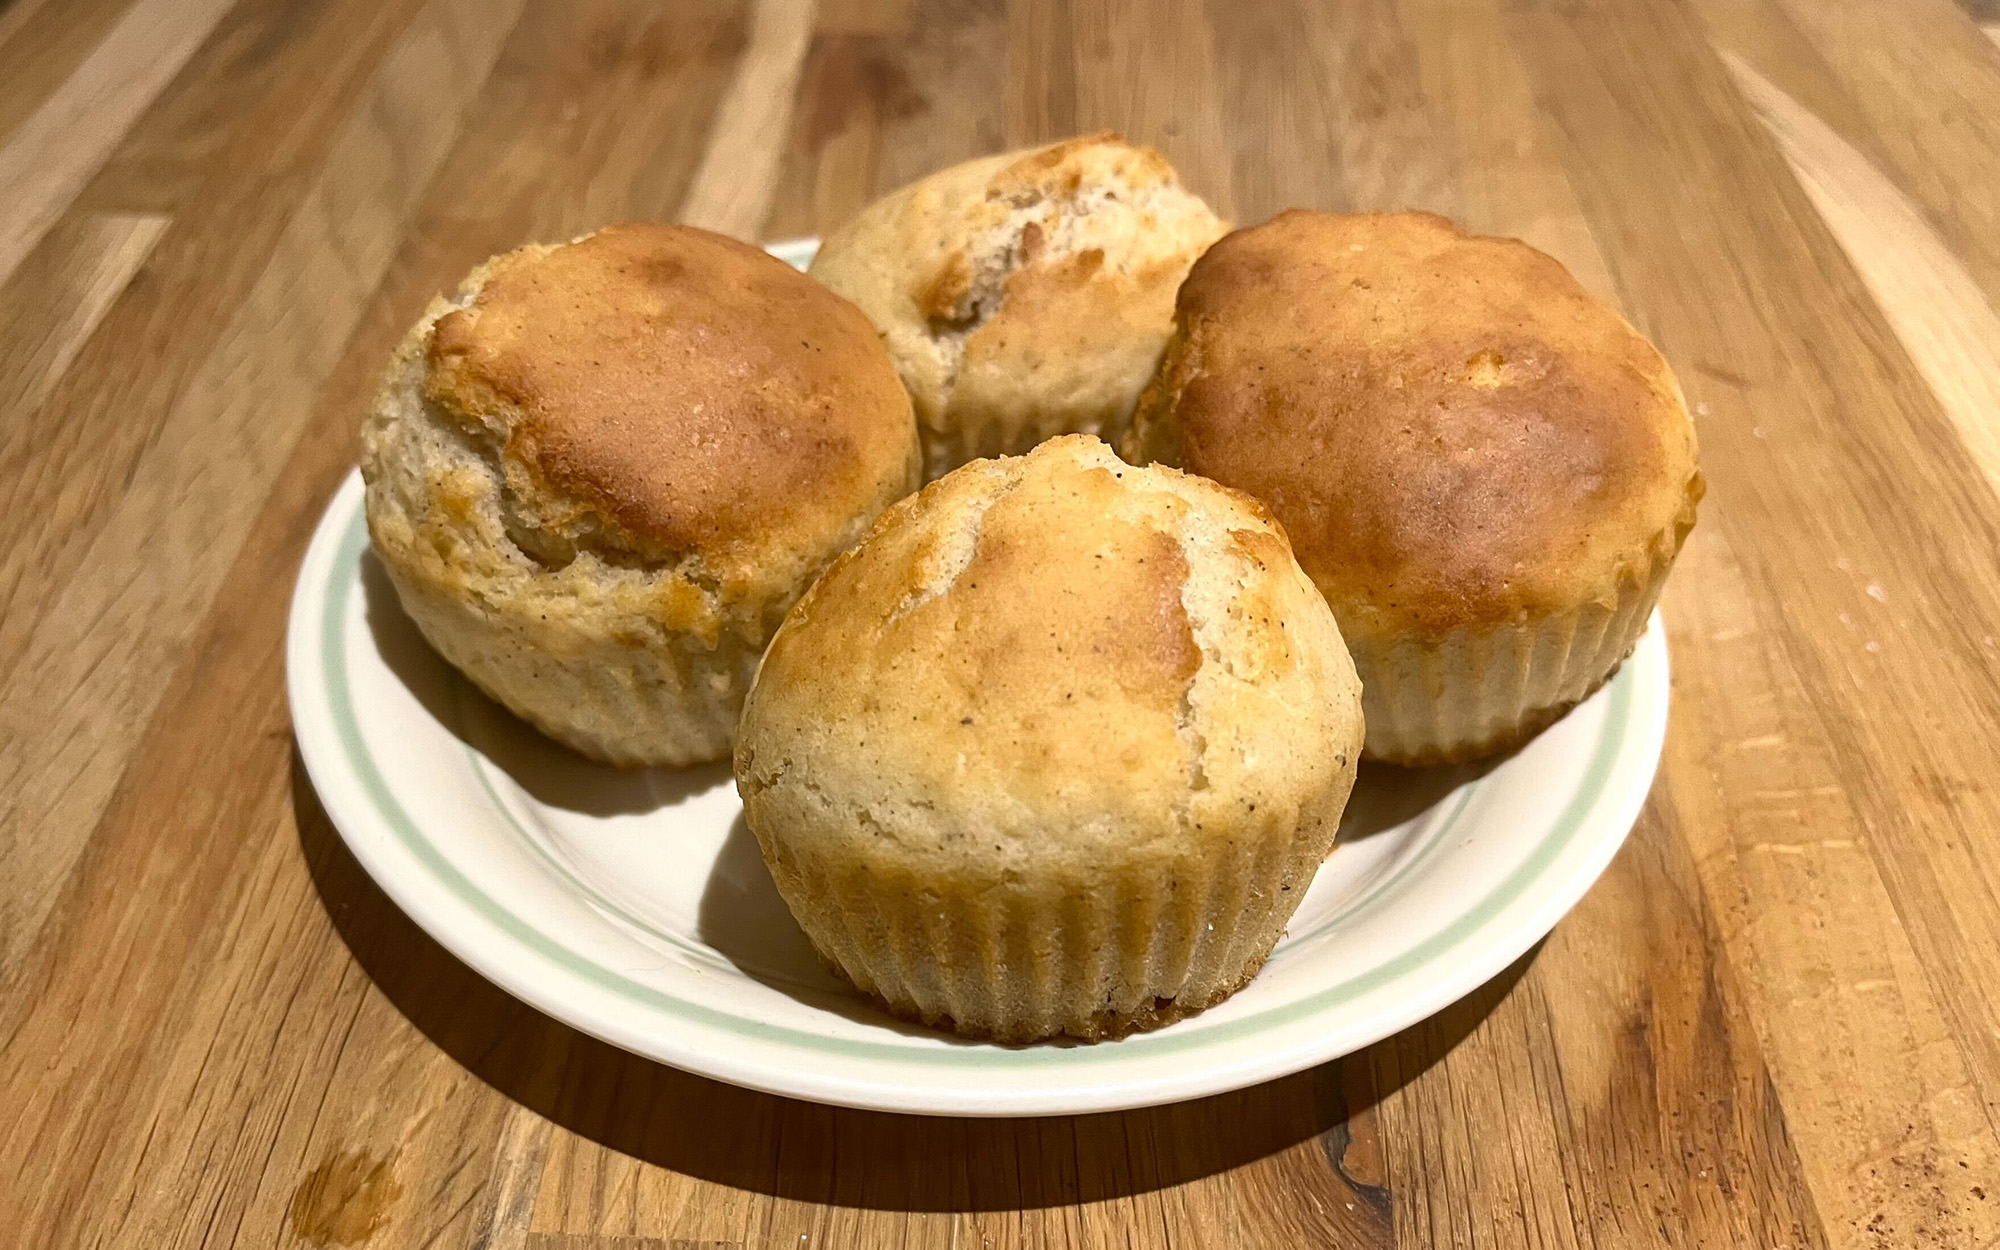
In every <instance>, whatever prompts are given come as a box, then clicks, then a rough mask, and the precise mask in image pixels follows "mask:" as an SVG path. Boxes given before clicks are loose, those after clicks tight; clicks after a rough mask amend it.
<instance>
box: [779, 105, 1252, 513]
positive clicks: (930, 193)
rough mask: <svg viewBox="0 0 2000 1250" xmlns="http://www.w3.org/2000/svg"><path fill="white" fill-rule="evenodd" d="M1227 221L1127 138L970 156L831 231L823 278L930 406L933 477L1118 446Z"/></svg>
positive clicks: (815, 269) (928, 445) (928, 454)
mask: <svg viewBox="0 0 2000 1250" xmlns="http://www.w3.org/2000/svg"><path fill="white" fill-rule="evenodd" d="M1224 229H1226V227H1225V226H1224V225H1223V223H1222V222H1220V221H1218V220H1217V219H1216V216H1215V214H1214V213H1212V212H1210V211H1209V209H1208V205H1206V204H1204V203H1202V201H1201V199H1200V198H1199V197H1198V196H1195V195H1194V194H1192V193H1190V192H1188V191H1186V190H1184V189H1183V188H1182V187H1181V184H1180V178H1179V176H1178V175H1177V174H1175V172H1174V169H1173V167H1172V166H1171V165H1169V164H1167V162H1166V159H1165V158H1164V157H1162V156H1161V155H1160V154H1159V153H1158V152H1155V151H1154V150H1153V149H1151V148H1147V147H1139V146H1136V145H1133V144H1130V143H1127V142H1125V141H1124V139H1122V138H1120V137H1119V136H1118V135H1115V134H1108V133H1107V134H1100V135H1093V136H1090V137H1088V138H1080V139H1070V140H1068V141H1066V142H1063V143H1058V144H1055V145H1054V146H1052V147H1046V148H1040V149H1037V150H1033V151H1023V152H1008V153H1006V154H1004V155H1000V156H989V157H986V158H984V159H981V160H975V161H967V162H966V163H965V164H962V165H954V166H953V167H951V168H950V169H946V170H942V171H940V172H938V173H935V174H932V175H931V176H930V177H928V178H924V179H922V180H921V181H918V182H915V183H912V184H910V185H909V186H907V187H904V188H903V189H901V190H900V191H896V192H894V193H892V194H890V195H888V196H886V197H885V198H883V199H880V200H877V201H876V202H875V203H873V204H871V205H869V206H868V207H867V208H865V209H863V210H862V211H861V214H860V215H859V216H858V217H856V218H855V219H854V220H853V221H850V222H849V223H847V225H845V226H843V227H842V228H841V229H839V230H837V231H835V232H834V233H833V234H832V235H830V236H828V237H827V239H826V241H825V243H823V244H822V245H821V246H820V249H819V254H818V256H816V257H815V258H814V259H813V263H812V275H813V276H814V277H816V278H818V279H819V280H820V281H822V282H824V283H826V284H827V285H828V286H830V287H832V288H833V289H834V290H836V291H838V292H840V293H841V294H842V295H845V296H846V297H847V298H849V299H851V300H853V301H854V302H855V303H856V304H859V305H860V306H861V310H862V311H863V312H865V313H867V314H868V316H869V319H870V320H872V321H873V322H874V323H875V325H876V328H878V329H879V330H880V331H881V332H882V338H883V341H884V342H886V343H887V344H888V345H889V354H890V355H891V356H893V357H894V358H895V361H896V368H897V370H898V372H900V373H901V374H902V377H903V382H904V384H905V385H907V386H908V387H909V390H910V395H911V398H913V399H914V400H915V401H916V407H917V421H918V424H919V425H920V426H921V427H922V430H923V440H924V454H925V472H926V475H927V476H929V477H933V478H935V477H937V476H939V475H940V474H943V473H945V472H947V471H948V470H950V469H953V468H956V467H957V466H959V465H961V464H964V463H965V462H966V461H968V460H971V459H973V458H975V457H978V456H998V455H1010V454H1018V453H1020V452H1024V451H1027V450H1028V449H1029V448H1031V447H1033V446H1034V445H1035V444H1036V443H1039V442H1041V441H1042V440H1043V439H1045V438H1049V437H1051V436H1053V435H1056V434H1063V433H1084V434H1097V435H1102V436H1103V437H1105V438H1113V439H1115V438H1116V437H1117V436H1118V434H1119V432H1120V431H1121V430H1122V429H1123V428H1124V425H1125V422H1126V420H1127V418H1129V417H1130V416H1131V413H1132V404H1133V402H1134V401H1135V400H1137V399H1138V397H1139V392H1140V390H1141V389H1143V388H1144V387H1145V385H1146V380H1147V379H1148V378H1149V377H1151V376H1152V373H1153V366H1154V365H1155V364H1157V363H1158V361H1159V358H1160V349H1161V348H1162V347H1164V346H1165V345H1166V341H1167V335H1168V334H1170V333H1171V332H1172V330H1173V312H1174V289H1175V288H1176V287H1178V286H1179V285H1180V283H1181V279H1182V278H1183V277H1185V276H1186V274H1187V270H1188V266H1189V265H1191V264H1193V263H1194V259H1195V257H1197V256H1199V255H1201V252H1202V249H1203V248H1205V247H1207V246H1208V245H1209V244H1210V243H1212V242H1214V241H1215V240H1216V239H1217V238H1218V237H1219V236H1220V235H1221V234H1222V232H1223V230H1224Z"/></svg>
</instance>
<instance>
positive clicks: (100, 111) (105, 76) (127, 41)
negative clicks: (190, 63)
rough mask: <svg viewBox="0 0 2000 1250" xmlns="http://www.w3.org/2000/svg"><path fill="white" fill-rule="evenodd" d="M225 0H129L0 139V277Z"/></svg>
mask: <svg viewBox="0 0 2000 1250" xmlns="http://www.w3.org/2000/svg"><path fill="white" fill-rule="evenodd" d="M230 3H231V0H134V3H133V4H132V6H131V8H129V9H127V10H126V12H125V14H124V15H123V16H122V17H120V18H119V19H118V23H117V24H116V25H115V26H113V27H112V28H111V29H110V31H108V32H107V33H106V34H105V37H104V40H103V42H101V43H99V44H98V45H97V46H96V48H94V49H93V50H92V51H91V53H90V55H89V56H87V57H85V58H84V60H83V63H82V64H80V65H78V66H77V67H76V70H75V71H74V72H73V73H71V74H70V75H69V76H68V77H67V78H65V79H63V81H62V84H61V85H60V86H59V87H57V88H56V89H55V90H54V91H52V92H50V93H49V95H48V97H47V98H46V99H44V100H43V101H42V103H41V107H39V108H37V109H36V110H35V111H34V113H33V114H31V115H30V116H28V117H27V118H25V119H24V120H23V121H22V122H21V124H20V125H18V126H16V127H14V128H13V131H12V133H11V134H9V135H8V136H7V139H6V142H5V143H4V144H0V186H4V187H6V188H7V197H6V199H5V200H4V201H0V280H5V278H6V277H7V275H8V274H10V273H12V272H13V271H14V267H15V266H17V265H19V264H20V263H21V259H22V258H23V257H24V256H26V255H27V254H28V253H29V252H30V251H31V250H32V249H33V248H34V246H35V244H36V243H37V242H39V241H40V239H41V237H42V236H43V235H44V234H46V233H47V232H48V229H49V227H50V226H52V225H54V224H55V222H56V219H57V217H59V216H60V215H61V213H62V210H63V209H64V208H65V207H67V206H68V204H69V202H70V200H72V199H73V198H75V196H76V193H77V192H78V191H79V190H81V189H82V187H83V184H84V181H85V180H86V179H88V178H89V177H90V175H91V174H93V173H95V172H96V171H97V168H98V166H99V165H101V164H103V162H104V159H105V157H106V156H108V155H109V154H110V150H111V145H112V144H114V143H116V142H117V141H118V138H119V136H121V135H123V134H124V133H125V131H126V130H127V129H128V128H129V127H130V126H131V125H132V123H133V122H134V121H135V120H137V118H138V116H139V113H140V112H141V111H142V110H143V109H144V108H145V107H146V105H147V104H149V103H150V102H151V101H152V99H153V96H154V95H155V94H157V93H158V92H159V91H160V89H161V88H162V87H164V86H165V85H166V83H167V80H168V79H170V78H172V77H173V76H174V75H175V74H176V73H178V72H180V68H181V66H182V65H183V64H185V63H186V62H187V59H188V57H190V56H192V55H193V54H194V50H195V49H196V48H197V47H199V46H200V45H201V42H202V40H203V39H205V38H206V37H207V35H208V32H209V30H210V29H212V28H213V27H214V25H215V23H216V22H217V21H219V20H220V19H221V17H222V14H223V13H224V12H225V11H226V10H227V8H228V7H229V4H230Z"/></svg>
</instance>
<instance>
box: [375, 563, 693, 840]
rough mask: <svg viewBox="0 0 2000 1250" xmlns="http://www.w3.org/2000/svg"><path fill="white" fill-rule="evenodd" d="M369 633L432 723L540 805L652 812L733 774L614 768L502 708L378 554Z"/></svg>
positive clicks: (609, 813) (575, 809)
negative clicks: (421, 627)
mask: <svg viewBox="0 0 2000 1250" xmlns="http://www.w3.org/2000/svg"><path fill="white" fill-rule="evenodd" d="M361 593H362V597H363V599H364V601H365V605H366V614H367V620H368V632H369V633H370V634H371V635H372V636H373V637H374V640H375V649H376V650H377V651H378V652H379V653H380V654H381V656H382V662H383V663H384V664H386V665H388V666H389V671H391V672H393V673H394V674H395V675H396V678H397V680H398V681H401V682H402V683H403V685H404V687H405V688H406V689H408V690H409V692H410V693H411V694H412V695H414V696H415V697H416V700H417V702H419V703H421V704H423V707H424V711H425V712H427V713H429V715H430V717H431V719H432V720H435V721H436V722H437V723H438V724H440V725H442V726H443V727H444V728H445V729H446V731H448V732H449V733H450V734H451V735H452V736H453V737H455V738H457V739H458V740H459V741H460V742H463V743H465V744H466V745H468V746H470V747H473V748H474V749H475V750H477V751H478V752H480V753H481V754H483V755H485V756H486V757H487V758H488V759H490V760H492V761H493V763H494V764H496V765H498V766H499V767H500V768H501V769H503V770H504V771H505V772H506V773H507V775H508V776H510V777H512V778H513V779H514V780H515V781H516V782H517V783H519V785H520V786H521V788H522V789H523V790H526V791H527V792H528V793H529V794H531V795H533V796H534V798H535V800H536V801H537V802H540V803H543V804H546V805H547V806H550V807H560V808H563V809H565V810H567V811H573V812H584V813H587V814H589V815H593V816H621V815H634V814H639V813H644V812H650V811H653V810H655V809H656V808H660V807H666V806H669V805H671V804H675V803H679V802H681V801H682V800H684V799H687V798H689V797H691V796H693V795H696V794H699V793H701V792H702V791H704V790H707V789H710V788H711V787H713V786H715V785H716V784H717V783H718V782H721V781H723V780H726V779H727V778H728V776H729V762H728V761H727V760H721V761H718V762H716V763H714V764H704V765H701V766H699V767H696V768H680V769H671V768H630V769H624V768H612V767H609V766H607V765H604V764H600V763H597V762H596V761H594V760H590V759H586V758H585V757H583V756H581V755H579V754H577V753H576V752H575V751H572V750H570V749H569V748H567V747H565V746H563V745H561V744H560V743H558V742H556V741H555V740H554V739H552V738H549V737H547V736H545V735H544V734H543V733H542V732H541V731H540V730H538V729H536V728H535V727H534V726H532V725H530V724H528V723H527V722H526V721H523V720H521V719H520V718H519V717H517V716H515V715H514V714H513V713H512V712H509V711H508V710H507V709H506V708H504V707H502V706H500V705H499V704H498V703H495V702H494V701H493V700H492V699H489V698H487V697H486V695H485V694H484V693H483V692H482V691H480V689H479V688H478V687H476V686H474V685H473V684H472V683H471V682H470V681H467V680H466V679H465V678H464V677H462V676H460V675H459V673H458V672H457V671H456V670H455V669H453V668H452V667H451V665H449V664H447V663H445V661H444V660H443V659H442V658H441V657H440V656H439V655H438V653H437V652H435V651H433V650H432V649H431V645H430V643H428V642H426V641H424V636H423V634H421V633H419V632H418V630H417V627H416V624H415V623H414V622H413V621H411V620H410V618H409V616H408V614H406V613H405V612H404V611H403V605H402V604H401V603H399V602H398V601H397V599H396V588H395V586H394V584H393V583H391V582H390V581H389V574H388V572H387V570H385V569H384V568H383V567H382V562H381V560H379V559H377V558H376V556H375V552H374V551H373V550H365V551H363V552H362V554H361Z"/></svg>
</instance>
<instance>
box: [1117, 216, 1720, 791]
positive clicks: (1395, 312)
mask: <svg viewBox="0 0 2000 1250" xmlns="http://www.w3.org/2000/svg"><path fill="white" fill-rule="evenodd" d="M1124 451H1125V454H1126V456H1127V457H1128V458H1131V459H1133V460H1135V461H1139V462H1146V461H1154V460H1157V461H1162V462H1165V463H1168V464H1174V465H1178V466H1180V467H1182V468H1185V469H1187V470H1188V471H1190V472H1193V473H1199V474H1202V475H1204V476H1206V477H1212V478H1214V479H1215V480H1216V481H1218V482H1221V483H1223V484H1224V485H1227V486H1233V487H1236V488H1237V489H1239V490H1244V491H1247V492H1249V493H1250V494H1253V495H1255V496H1257V497H1258V498H1259V499H1262V500H1263V501H1264V502H1265V503H1266V504H1268V505H1269V506H1270V508H1271V511H1272V512H1273V513H1274V514H1276V516H1277V518H1278V519H1279V520H1280V521H1281V522H1283V524H1284V526H1285V530H1286V532H1287V533H1289V534H1290V536H1291V539H1292V545H1293V548H1294V550H1295V551H1297V553H1298V557H1299V562H1300V563H1301V564H1302V565H1304V566H1305V569H1306V572H1308V573H1309V574H1311V575H1312V579H1313V581H1314V582H1315V583H1316V584H1317V585H1318V586H1319V588H1320V590H1321V592H1322V593H1324V594H1325V595H1326V599H1327V602H1328V603H1330V604H1331V605H1332V606H1333V614H1334V616H1335V617H1337V618H1338V619H1339V621H1340V630H1341V634H1342V636H1343V637H1345V638H1346V640H1347V645H1348V646H1349V647H1350V648H1351V649H1352V651H1353V654H1354V664H1355V668H1356V669H1357V670H1359V672H1360V674H1361V686H1362V691H1363V701H1364V704H1365V706H1366V708H1367V714H1368V746H1367V754H1368V755H1369V756H1370V757H1371V758H1374V759H1381V760H1386V761H1391V762H1394V763H1401V764H1422V763H1440V762H1447V761H1455V760H1465V759H1470V758H1474V757H1477V756H1481V755H1486V754H1489V753H1492V752H1497V751H1501V750H1505V749H1507V748H1509V747H1511V746H1513V745H1515V744H1517V743H1519V742H1521V741H1523V740H1525V739H1526V738H1527V737H1529V736H1531V735H1533V734H1534V733H1536V732H1538V731H1539V730H1540V729H1542V728H1543V727H1544V726H1546V725H1547V724H1549V723H1550V722H1551V721H1553V720H1555V719H1556V718H1557V717H1559V716H1560V715H1562V713H1563V712H1564V711H1565V710H1566V709H1568V708H1569V707H1570V706H1571V705H1573V704H1575V703H1576V702H1577V701H1578V700H1580V699H1582V698H1584V697H1585V696H1586V695H1588V694H1589V693H1590V692H1591V691H1592V690H1595V689H1596V688H1597V687H1598V686H1599V685H1601V684H1602V683H1603V682H1604V681H1605V680H1606V679H1607V678H1609V677H1610V676H1611V674H1612V673H1613V672H1615V671H1616V670H1617V668H1618V665H1619V664H1620V662H1622V660H1623V659H1624V657H1625V656H1626V655H1628V654H1629V653H1630V652H1631V650H1632V648H1633V646H1634V644H1635V643H1636V642H1637V641H1638V638H1639V635H1640V633H1641V632H1642V631H1643V630H1644V629H1645V627H1646V620H1647V617H1648V615H1649V614H1650V613H1651V611H1652V607H1653V602H1654V600H1655V599H1657V598H1658V597H1659V593H1660V587H1661V585H1662V584H1663V583H1664V582H1665V581H1666V577H1667V573H1668V570H1669V569H1671V568H1672V566H1673V562H1674V556H1675V554H1676V553H1677V552H1678V551H1679V550H1680V546H1681V541H1682V539H1684V538H1685V537H1686V536H1687V533H1688V530H1689V529H1690V528H1691V527H1692V526H1693V525H1694V518H1695V504H1696V502H1697V501H1698V500H1699V499H1700V498H1701V493H1702V479H1701V474H1700V472H1699V471H1698V469H1697V466H1696V461H1695V438H1694V427H1693V424H1692V422H1690V421H1689V419H1688V413H1687V406H1686V404H1685V403H1684V402H1683V400H1682V398H1681V392H1680V387H1679V385H1678V384H1677V383H1676V382H1675V381H1674V375H1673V371H1672V370H1671V369H1669V368H1668V367H1667V362H1666V361H1665V360H1663V359H1662V358H1661V356H1660V353H1659V352H1658V351H1656V350H1654V348H1653V346H1652V344H1650V343H1648V342H1647V341H1646V340H1645V339H1644V338H1642V337H1641V336H1640V335H1639V334H1638V332H1637V331H1635V330H1633V329H1632V327H1631V326H1630V325H1628V324H1626V322H1625V321H1624V319H1623V318H1621V317H1620V316H1619V315H1618V314H1617V313H1616V312H1614V311H1612V310H1611V309H1610V308H1608V307H1606V306H1605V305H1604V304H1602V303H1600V302H1598V301H1597V300H1596V299H1593V298H1592V297H1591V296H1590V294H1589V293H1588V292H1586V291H1585V290H1584V289H1583V288H1582V287H1581V286H1580V285H1578V283H1577V282H1576V280H1575V279H1574V278H1572V277H1571V276H1570V275H1569V273H1568V271H1566V270H1565V269H1564V268H1563V267H1562V266H1561V265H1560V264H1558V263H1557V262H1556V261H1555V260H1553V259H1551V258H1550V257H1548V256H1546V255H1544V254H1542V253H1541V252H1538V251H1536V250H1535V249H1534V248H1532V247H1529V246H1528V245H1527V244H1525V243H1522V242H1520V241H1518V240H1515V239H1495V238H1486V237H1482V236H1478V235H1470V234H1467V233H1465V232H1464V231H1463V230H1461V229H1459V228H1458V227H1457V226H1456V225H1454V224H1453V223H1451V222H1450V221H1448V220H1446V219H1444V218H1442V217H1438V216H1434V215H1432V214H1429V213H1393V214H1378V215H1369V216H1331V215H1327V214H1322V213H1309V212H1298V211H1294V212H1288V213H1285V214H1283V215H1281V216H1279V217H1277V218H1275V219H1274V220H1272V221H1269V222H1267V223H1265V224H1264V225H1261V226H1257V227H1255V228H1252V229H1246V230H1239V231H1237V232H1235V233H1234V234H1231V235H1230V236H1229V237H1227V238H1225V239H1223V240H1222V241H1221V242H1219V243H1217V244H1216V245H1215V246H1214V247H1213V248H1212V249H1210V250H1209V252H1208V253H1207V255H1205V256H1204V257H1203V258H1202V259H1201V261H1200V262H1199V263H1198V264H1196V265H1195V267H1194V269H1193V271H1192V272H1191V273H1190V274H1189V275H1188V279H1187V282H1186V283H1185V284H1184V285H1183V286H1182V288H1181V291H1180V296H1179V300H1178V304H1177V309H1176V327H1175V332H1174V340H1173V342H1172V344H1171V345H1170V346H1169V347H1168V349H1167V352H1166V355H1165V358H1164V359H1163V360H1162V361H1161V363H1160V369H1159V373H1158V375H1157V376H1156V377H1155V378H1154V380H1153V382H1152V384H1151V386H1149V387H1148V388H1147V392H1146V394H1145V396H1144V398H1143V399H1142V400H1141V401H1140V405H1139V410H1138V413H1137V415H1136V417H1135V418H1134V421H1133V425H1132V429H1131V431H1130V433H1129V435H1128V437H1127V439H1126V441H1125V444H1124Z"/></svg>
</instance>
